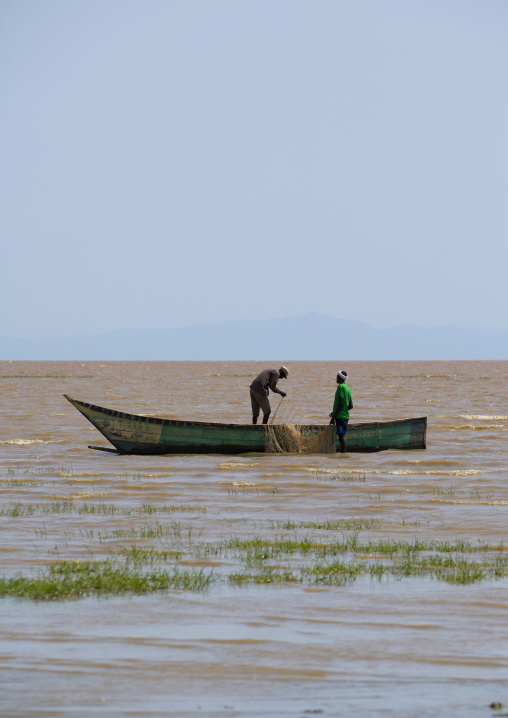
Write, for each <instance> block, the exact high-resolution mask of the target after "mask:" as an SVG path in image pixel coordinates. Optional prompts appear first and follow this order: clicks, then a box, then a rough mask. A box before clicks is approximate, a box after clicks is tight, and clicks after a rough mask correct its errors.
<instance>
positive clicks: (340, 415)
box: [332, 384, 351, 419]
mask: <svg viewBox="0 0 508 718" xmlns="http://www.w3.org/2000/svg"><path fill="white" fill-rule="evenodd" d="M339 399H343V402H342V409H341V410H340V411H339V412H337V413H335V409H336V408H337V406H338V404H339ZM350 401H351V389H350V388H349V387H348V385H347V384H339V386H338V387H337V391H336V392H335V401H334V402H333V411H332V413H333V416H334V417H335V419H349V411H348V406H349V402H350Z"/></svg>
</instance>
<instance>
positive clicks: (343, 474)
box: [314, 471, 365, 483]
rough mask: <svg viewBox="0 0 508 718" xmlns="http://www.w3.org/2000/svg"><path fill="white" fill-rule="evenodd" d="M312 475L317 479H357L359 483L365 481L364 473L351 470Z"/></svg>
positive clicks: (349, 480) (348, 480)
mask: <svg viewBox="0 0 508 718" xmlns="http://www.w3.org/2000/svg"><path fill="white" fill-rule="evenodd" d="M314 476H315V477H316V479H317V480H318V481H347V482H353V481H358V482H360V483H362V482H364V481H365V474H356V473H353V472H351V471H337V473H336V474H320V473H316V474H314Z"/></svg>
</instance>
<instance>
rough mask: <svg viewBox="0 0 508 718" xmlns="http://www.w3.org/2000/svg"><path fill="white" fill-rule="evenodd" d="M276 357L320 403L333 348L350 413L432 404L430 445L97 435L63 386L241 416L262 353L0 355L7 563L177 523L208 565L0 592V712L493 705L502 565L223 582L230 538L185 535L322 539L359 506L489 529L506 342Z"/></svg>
mask: <svg viewBox="0 0 508 718" xmlns="http://www.w3.org/2000/svg"><path fill="white" fill-rule="evenodd" d="M284 363H285V364H286V365H288V367H289V370H290V378H289V381H287V382H284V383H283V384H282V386H283V387H284V390H285V391H287V392H288V397H290V398H291V400H292V401H293V402H294V404H295V406H297V408H298V411H299V412H300V413H301V416H302V419H307V420H310V421H312V422H323V423H324V422H326V421H327V416H328V413H329V411H330V410H331V404H332V401H333V394H334V390H335V384H334V377H335V374H336V371H337V369H338V368H346V369H347V370H348V372H349V373H350V382H349V383H350V386H351V389H352V393H353V399H354V404H355V409H354V412H353V413H352V421H370V420H378V419H382V420H383V419H398V418H403V417H407V416H428V422H429V423H428V448H427V450H426V451H410V452H397V451H390V452H382V453H378V454H346V455H345V456H341V455H339V454H337V455H333V456H329V455H317V456H310V455H297V456H281V455H252V454H250V455H243V456H219V455H205V456H182V455H179V456H158V457H136V456H117V455H113V454H107V453H101V452H94V451H91V450H90V449H88V448H87V447H88V445H89V444H95V445H103V446H106V445H107V443H106V441H105V439H104V438H103V437H102V436H101V435H100V434H99V432H97V430H96V429H94V428H93V427H92V426H91V425H90V424H89V423H88V422H87V421H86V420H85V419H84V417H82V416H81V415H80V414H79V413H78V412H77V411H76V410H75V409H74V408H73V407H72V406H71V405H70V404H69V403H68V402H67V401H66V400H65V399H64V398H63V396H62V394H64V393H67V394H70V395H71V396H73V397H75V398H77V399H82V400H84V401H89V402H91V403H95V404H99V405H103V406H107V407H109V408H113V409H118V410H122V411H127V412H131V413H141V414H152V415H157V416H167V417H174V418H182V419H198V420H211V421H225V422H245V421H248V420H249V418H250V401H249V393H248V387H249V384H250V382H251V380H252V378H253V377H254V376H256V374H257V373H258V372H259V371H260V370H261V369H263V368H265V367H266V366H269V365H270V362H268V363H259V362H229V363H226V362H2V363H1V364H0V376H1V378H0V390H1V392H2V414H1V417H0V422H1V423H0V509H1V510H2V511H3V514H2V515H0V532H1V533H0V536H1V541H0V558H1V569H2V573H3V574H4V575H12V574H15V573H17V572H20V571H21V572H23V573H26V574H28V573H30V572H36V571H37V570H38V569H41V568H43V567H45V566H47V565H48V564H50V563H52V562H54V561H58V560H63V559H80V560H88V559H90V558H93V559H101V558H106V557H108V556H111V555H112V554H113V553H114V552H115V551H118V550H119V548H121V547H122V546H124V547H129V546H132V545H136V546H139V547H145V548H146V547H150V546H153V547H156V548H158V549H161V548H163V547H168V546H170V545H172V546H174V545H176V543H179V545H180V546H184V547H186V548H185V551H184V553H183V555H182V556H181V557H180V560H179V563H180V565H181V566H182V567H197V568H202V569H203V570H206V571H211V570H213V571H214V573H215V574H216V575H217V576H220V577H223V578H224V579H225V580H223V581H221V582H217V583H215V584H213V585H211V586H210V588H209V589H208V590H207V591H205V592H203V593H192V592H178V591H168V592H166V593H163V594H157V595H150V596H128V597H125V596H124V597H108V598H100V599H97V598H85V599H81V600H76V601H63V602H62V601H58V602H49V603H47V602H46V603H45V602H38V603H36V602H32V601H28V600H18V599H1V600H0V607H1V612H2V613H1V615H2V620H1V631H2V641H1V653H0V666H1V672H0V709H1V710H2V713H3V715H13V716H25V715H32V716H35V715H45V716H51V715H53V716H59V715H83V716H85V715H118V716H120V715H175V716H191V715H208V716H224V715H231V716H251V715H252V716H305V715H308V714H310V712H317V711H322V714H323V715H324V716H334V715H344V716H345V715H357V716H372V715H373V714H374V715H377V714H383V715H387V716H400V715H407V716H442V715H461V716H484V715H492V714H493V711H492V710H491V709H490V708H489V704H490V703H491V702H492V701H501V702H502V703H504V704H505V705H507V706H508V688H507V683H506V676H507V675H508V648H507V646H508V642H507V638H508V628H507V620H506V619H507V607H508V599H507V598H506V595H507V594H506V590H507V587H508V581H507V580H506V579H501V580H498V581H490V580H489V581H483V582H480V583H475V584H472V585H456V584H449V583H446V582H443V581H438V580H436V579H433V578H430V577H415V578H409V579H403V580H396V579H394V578H386V577H385V578H383V579H382V580H381V581H377V580H373V579H371V578H370V577H369V578H368V577H361V578H359V579H357V580H356V581H355V582H353V583H350V584H347V585H344V586H331V587H326V586H313V585H305V584H299V585H255V586H243V587H232V586H231V585H229V584H228V582H227V576H228V573H229V572H231V571H234V570H237V569H238V565H237V562H236V561H235V560H234V559H233V558H232V557H231V556H216V557H211V556H206V557H203V558H201V559H199V558H197V557H196V555H195V554H193V553H192V551H191V550H188V551H187V549H188V548H189V547H190V546H191V545H196V544H198V543H200V542H202V543H203V542H218V541H220V540H221V539H227V538H230V537H232V536H237V537H240V538H248V537H254V536H259V537H262V538H264V539H270V540H272V539H273V540H275V539H276V538H277V537H280V536H284V535H288V536H294V537H299V538H302V537H304V536H307V537H310V538H311V539H313V540H315V541H322V542H327V541H333V540H334V539H336V538H337V537H339V538H340V537H341V536H345V537H347V536H350V535H351V534H352V531H351V530H347V529H346V530H345V529H344V528H337V529H335V530H333V529H332V530H327V529H323V528H316V527H318V526H323V525H327V524H328V525H332V524H334V523H335V524H336V525H338V522H340V521H342V522H346V521H349V520H350V521H353V520H354V521H363V523H362V524H361V525H362V527H369V528H362V530H360V531H359V532H357V533H358V539H359V540H360V541H369V540H371V541H377V540H380V539H386V540H388V539H390V540H393V541H412V540H414V539H415V538H418V539H421V540H431V539H432V540H440V541H449V542H457V541H469V542H477V543H478V545H479V546H481V545H482V546H486V545H488V546H491V547H498V546H499V544H500V542H503V543H505V544H507V543H508V521H507V508H508V489H507V486H508V484H507V448H506V447H507V441H506V439H507V431H508V402H507V393H508V363H507V362H353V363H350V364H347V366H345V367H342V366H340V367H338V366H337V365H335V364H334V363H332V362H293V363H291V362H289V361H286V362H284ZM279 364H280V362H273V365H274V366H278V365H279ZM276 405H277V399H274V401H273V406H274V407H275V406H276ZM345 477H348V480H341V479H344V478H345ZM85 505H87V506H89V507H91V506H95V507H101V506H102V507H104V506H110V507H111V508H110V510H109V511H107V510H104V508H103V510H102V513H101V512H97V513H90V512H88V513H83V512H81V511H80V509H82V507H83V506H85ZM16 506H18V510H17V511H16V510H13V509H15V507H16ZM164 507H165V510H164V511H159V512H157V509H158V508H159V509H162V508H164ZM304 524H305V525H307V528H305V527H303V525H304ZM309 525H313V527H309ZM342 526H344V523H343V524H342ZM157 527H158V528H157ZM287 527H290V528H287ZM157 532H158V533H157ZM505 712H508V708H506V710H505Z"/></svg>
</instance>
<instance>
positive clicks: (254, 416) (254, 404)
mask: <svg viewBox="0 0 508 718" xmlns="http://www.w3.org/2000/svg"><path fill="white" fill-rule="evenodd" d="M250 403H251V405H252V423H253V424H257V423H258V416H259V410H260V408H261V407H260V406H259V402H258V400H257V399H256V395H255V394H254V392H253V391H252V389H251V392H250Z"/></svg>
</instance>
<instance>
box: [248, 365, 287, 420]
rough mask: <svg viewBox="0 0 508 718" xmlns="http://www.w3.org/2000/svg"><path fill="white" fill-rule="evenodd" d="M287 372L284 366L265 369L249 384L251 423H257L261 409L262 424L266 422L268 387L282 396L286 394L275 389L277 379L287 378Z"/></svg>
mask: <svg viewBox="0 0 508 718" xmlns="http://www.w3.org/2000/svg"><path fill="white" fill-rule="evenodd" d="M288 376H289V372H288V370H287V369H286V367H285V366H281V368H280V369H265V370H264V371H262V372H261V374H259V376H257V377H256V378H255V379H254V381H253V382H252V384H251V385H250V401H251V404H252V423H253V424H257V423H258V416H259V410H260V409H261V410H262V411H263V424H267V423H268V417H269V416H270V412H271V410H272V409H271V407H270V402H269V401H268V393H269V391H268V390H269V389H271V390H272V391H273V392H274V393H275V394H280V395H281V396H282V397H283V398H284V397H285V396H286V394H285V393H284V392H283V391H281V390H280V389H277V382H278V381H279V379H287V378H288Z"/></svg>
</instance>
